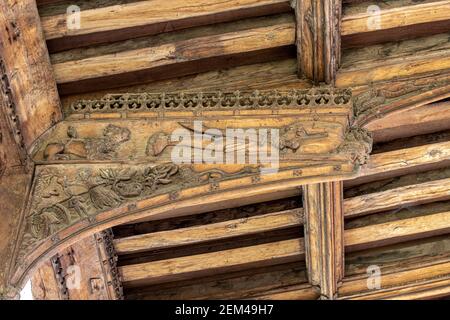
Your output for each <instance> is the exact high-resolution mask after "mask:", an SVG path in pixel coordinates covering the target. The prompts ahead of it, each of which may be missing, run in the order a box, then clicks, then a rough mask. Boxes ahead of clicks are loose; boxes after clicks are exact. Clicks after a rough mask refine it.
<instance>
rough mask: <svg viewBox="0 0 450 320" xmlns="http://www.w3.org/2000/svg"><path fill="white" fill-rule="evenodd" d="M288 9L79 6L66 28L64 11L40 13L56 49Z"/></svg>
mask: <svg viewBox="0 0 450 320" xmlns="http://www.w3.org/2000/svg"><path fill="white" fill-rule="evenodd" d="M290 10H291V7H290V5H289V1H287V0H263V1H260V0H244V1H237V0H232V1H225V2H217V1H215V0H195V1H189V2H188V3H186V2H185V1H181V0H175V1H164V0H156V1H155V0H153V1H139V2H131V3H124V4H117V5H112V6H111V5H110V6H105V7H100V8H94V9H85V10H84V9H81V10H80V17H79V18H80V27H79V28H75V29H68V27H67V14H66V13H63V14H59V15H54V16H47V17H43V18H42V27H43V30H44V34H45V37H46V39H47V41H48V45H49V49H50V51H51V52H55V51H62V50H67V49H70V48H75V47H80V46H85V45H93V44H99V43H106V42H112V41H121V40H126V39H131V38H137V37H142V36H146V35H153V34H157V33H163V32H169V31H174V30H179V29H185V28H190V27H195V26H200V25H206V24H211V23H220V22H226V21H233V20H240V19H245V18H249V17H257V16H264V15H269V14H276V13H284V12H289V11H290Z"/></svg>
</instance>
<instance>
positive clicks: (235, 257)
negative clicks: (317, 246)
mask: <svg viewBox="0 0 450 320" xmlns="http://www.w3.org/2000/svg"><path fill="white" fill-rule="evenodd" d="M303 252H304V246H303V239H292V240H285V241H279V242H273V243H267V244H260V245H256V246H250V247H243V248H238V249H229V250H223V251H217V252H212V253H204V254H199V255H192V256H188V257H180V258H173V259H168V260H160V261H154V262H148V263H141V264H135V265H126V266H122V267H120V268H119V270H120V273H121V276H122V279H123V281H124V282H125V283H126V284H127V286H132V285H133V284H139V283H143V282H145V283H146V284H151V283H158V282H167V281H178V280H183V279H188V278H191V277H193V276H206V275H210V274H214V273H218V272H220V271H224V270H226V271H228V272H229V271H236V270H238V269H243V268H246V267H247V268H250V267H261V266H269V265H276V264H281V263H287V262H294V261H299V260H301V259H302V255H303Z"/></svg>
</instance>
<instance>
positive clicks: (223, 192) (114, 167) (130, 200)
mask: <svg viewBox="0 0 450 320" xmlns="http://www.w3.org/2000/svg"><path fill="white" fill-rule="evenodd" d="M62 167H64V166H63V165H50V166H41V167H38V168H37V172H36V177H35V180H34V185H33V196H32V200H31V202H30V204H29V207H28V209H27V212H26V215H25V217H24V219H23V222H22V228H21V233H20V241H19V245H18V246H17V251H16V255H15V258H16V260H15V261H16V264H15V266H14V267H13V270H15V272H14V273H13V275H12V278H11V284H12V285H13V286H15V287H20V286H21V285H22V284H23V282H24V281H25V279H26V278H27V276H28V275H29V274H31V272H32V270H33V269H34V268H36V267H37V266H38V265H39V263H40V262H42V261H45V260H47V259H49V258H51V257H52V256H53V255H54V254H56V253H57V252H59V251H60V250H62V249H64V248H66V247H68V246H70V245H71V244H73V243H75V242H77V241H78V240H80V239H82V238H85V237H87V236H89V235H92V234H94V233H97V232H100V231H102V230H105V229H108V228H111V227H113V226H116V225H120V224H124V223H130V222H135V221H140V220H156V219H163V218H170V217H176V216H182V215H186V214H192V213H193V212H200V210H205V208H218V207H223V206H226V203H227V202H230V201H232V200H235V199H237V198H239V199H245V198H252V197H258V196H260V195H263V194H267V193H276V192H283V191H286V190H289V189H294V188H298V186H300V185H304V184H309V183H315V182H323V181H336V180H342V179H350V178H352V177H355V176H356V174H357V172H358V169H359V164H355V163H353V162H352V161H348V160H345V159H344V158H342V160H341V161H337V160H336V161H335V162H334V163H333V164H326V163H323V164H321V165H319V164H318V165H316V166H309V167H300V166H286V167H284V168H280V171H279V172H277V173H271V174H261V173H259V172H258V168H255V167H249V166H245V167H241V168H237V169H236V168H234V170H233V171H225V170H220V169H217V168H214V169H206V170H202V171H200V170H199V171H197V170H196V168H194V167H193V166H186V167H180V166H176V165H173V164H164V165H156V166H152V165H139V166H128V165H118V164H110V165H104V164H102V165H98V164H97V165H71V166H70V169H69V168H67V170H64V171H62V169H63V168H62ZM64 169H66V168H64ZM86 170H87V171H88V172H86ZM133 170H134V171H135V172H131V171H133ZM161 172H162V173H161ZM84 174H88V177H89V180H90V181H86V182H85V184H84V185H83V182H81V180H79V179H84V178H83V177H81V178H80V176H83V175H84ZM155 176H156V179H157V180H159V182H156V185H155V180H154V179H155ZM149 177H151V178H149ZM61 179H63V180H61ZM111 179H112V180H111ZM64 180H65V181H64ZM94 181H96V182H95V183H94ZM137 190H140V191H141V193H140V194H138V193H137ZM75 193H77V194H75Z"/></svg>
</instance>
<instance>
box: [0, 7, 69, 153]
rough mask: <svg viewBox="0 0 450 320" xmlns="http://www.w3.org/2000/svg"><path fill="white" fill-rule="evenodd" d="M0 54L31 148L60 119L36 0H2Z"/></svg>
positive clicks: (17, 111)
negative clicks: (18, 0)
mask: <svg viewBox="0 0 450 320" xmlns="http://www.w3.org/2000/svg"><path fill="white" fill-rule="evenodd" d="M0 24H1V25H2V26H4V27H2V28H1V30H0V40H1V41H0V56H1V57H2V59H3V61H4V64H5V68H6V74H5V75H2V78H3V76H4V77H6V79H7V80H8V83H9V86H10V88H9V90H10V97H11V100H12V101H11V102H13V106H11V108H14V112H15V114H16V119H15V121H16V122H17V123H19V124H20V126H19V127H20V131H21V133H20V134H21V136H22V137H23V144H24V146H25V147H26V148H29V147H30V146H31V145H32V144H33V142H34V141H35V140H36V138H37V137H39V136H40V135H41V134H42V133H43V132H45V131H46V130H47V129H49V128H50V127H51V126H53V125H54V124H55V123H56V122H57V121H59V120H60V119H61V108H60V101H59V96H58V92H57V89H56V83H55V79H54V77H53V72H52V67H51V64H50V60H49V56H48V52H47V48H46V46H45V41H44V37H43V34H42V30H41V25H40V19H39V15H38V11H37V8H36V3H35V1H31V0H26V1H20V2H19V3H17V1H12V0H7V1H2V2H1V3H0ZM2 80H3V79H2Z"/></svg>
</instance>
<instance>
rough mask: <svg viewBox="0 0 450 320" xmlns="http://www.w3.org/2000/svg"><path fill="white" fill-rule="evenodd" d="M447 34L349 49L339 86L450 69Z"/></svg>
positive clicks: (340, 75) (339, 75) (395, 78)
mask: <svg viewBox="0 0 450 320" xmlns="http://www.w3.org/2000/svg"><path fill="white" fill-rule="evenodd" d="M449 49H450V45H449V42H448V35H447V34H445V33H444V34H439V35H435V36H429V37H423V38H419V39H413V40H405V41H400V42H392V43H391V42H389V43H385V44H381V45H372V46H365V47H363V48H355V49H347V50H344V51H343V54H342V64H341V68H340V69H339V72H338V74H337V78H336V86H337V87H355V86H358V85H365V84H371V83H373V82H380V81H390V80H397V79H401V78H407V77H414V76H419V75H424V74H432V73H435V74H439V73H442V74H443V73H445V72H446V70H449V69H450V50H449Z"/></svg>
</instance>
